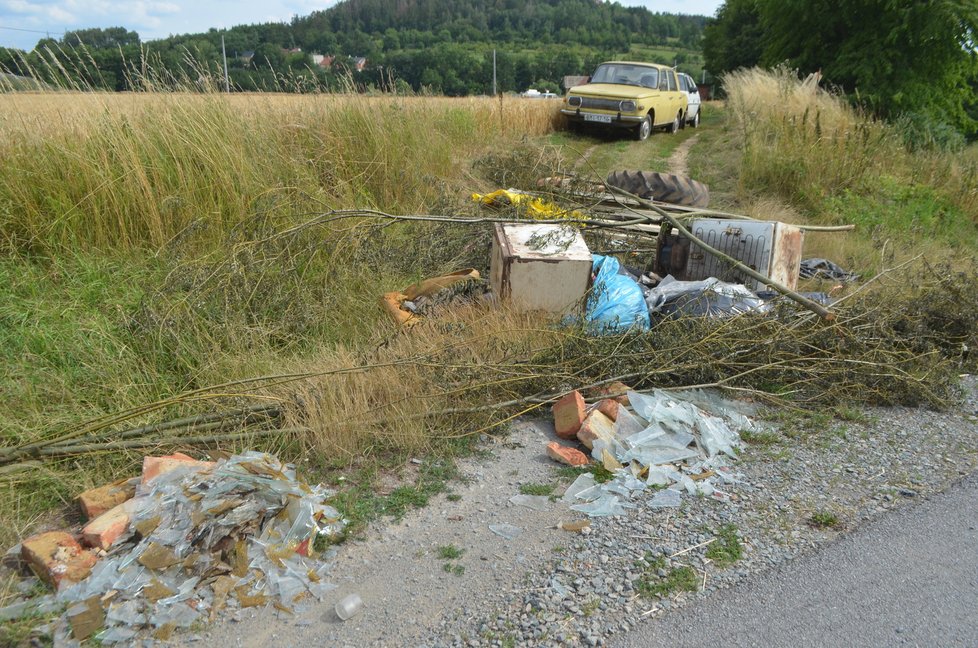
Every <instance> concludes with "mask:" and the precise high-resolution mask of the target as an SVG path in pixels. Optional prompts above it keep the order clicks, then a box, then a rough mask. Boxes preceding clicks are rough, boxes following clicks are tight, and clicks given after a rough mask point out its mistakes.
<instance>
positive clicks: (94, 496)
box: [78, 477, 139, 520]
mask: <svg viewBox="0 0 978 648" xmlns="http://www.w3.org/2000/svg"><path fill="white" fill-rule="evenodd" d="M138 484H139V477H130V478H129V479H120V480H118V481H114V482H112V483H111V484H106V485H104V486H99V487H98V488H92V489H89V490H87V491H85V492H84V493H82V494H81V495H79V496H78V506H79V507H81V510H82V514H84V516H85V519H86V520H94V519H95V518H97V517H98V516H100V515H102V514H103V513H105V512H106V511H108V510H109V509H111V508H113V507H115V506H118V505H119V504H122V503H123V502H125V501H126V500H127V499H130V498H131V497H132V496H133V495H135V494H136V486H137V485H138Z"/></svg>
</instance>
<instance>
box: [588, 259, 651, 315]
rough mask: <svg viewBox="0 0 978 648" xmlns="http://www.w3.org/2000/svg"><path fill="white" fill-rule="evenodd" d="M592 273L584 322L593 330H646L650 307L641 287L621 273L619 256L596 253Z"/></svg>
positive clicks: (592, 263) (592, 262)
mask: <svg viewBox="0 0 978 648" xmlns="http://www.w3.org/2000/svg"><path fill="white" fill-rule="evenodd" d="M591 272H592V273H596V275H595V278H594V282H593V284H592V286H591V295H590V296H589V297H588V300H587V309H586V311H585V313H584V321H585V322H587V326H588V329H589V330H590V331H591V332H592V333H597V334H609V333H622V332H624V331H627V330H629V329H638V330H640V331H647V330H648V329H649V323H650V322H649V309H648V306H646V305H645V295H644V294H643V293H642V288H641V286H639V285H638V283H637V282H636V281H635V280H634V279H632V278H631V277H629V276H627V275H625V274H622V272H621V265H620V264H619V263H618V259H616V258H614V257H609V256H601V255H600V254H595V255H593V257H592V261H591Z"/></svg>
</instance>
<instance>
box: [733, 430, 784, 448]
mask: <svg viewBox="0 0 978 648" xmlns="http://www.w3.org/2000/svg"><path fill="white" fill-rule="evenodd" d="M740 438H741V440H742V441H743V442H744V443H747V444H749V445H755V446H772V445H775V444H777V443H779V442H780V441H781V435H780V434H778V433H777V431H775V430H759V431H756V432H755V431H753V430H741V432H740Z"/></svg>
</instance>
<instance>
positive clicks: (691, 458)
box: [563, 390, 754, 517]
mask: <svg viewBox="0 0 978 648" xmlns="http://www.w3.org/2000/svg"><path fill="white" fill-rule="evenodd" d="M628 400H629V403H630V404H631V409H628V408H626V407H625V406H619V407H618V410H617V413H618V416H617V419H616V420H614V421H612V420H611V419H610V418H609V417H608V416H606V415H605V414H604V413H602V412H601V411H600V409H599V407H598V404H595V405H594V406H592V408H591V413H590V414H589V415H588V417H587V419H586V420H585V422H584V424H583V425H582V426H581V429H580V430H579V431H578V439H579V440H580V442H581V443H582V444H583V445H585V446H586V447H587V448H589V449H590V450H591V457H592V458H593V459H594V460H595V461H596V462H598V463H599V464H601V465H602V466H603V467H604V468H605V469H607V470H608V471H610V472H611V473H613V475H614V476H613V478H612V479H611V480H609V481H607V482H605V483H600V484H599V483H597V482H596V481H595V478H594V475H593V474H592V473H590V472H587V473H583V474H581V475H580V476H578V478H577V479H576V480H575V481H574V483H572V484H571V485H570V486H569V487H568V488H567V490H566V491H565V492H564V496H563V500H564V501H565V502H567V503H568V504H570V508H571V509H572V510H574V511H579V512H581V513H586V514H587V515H588V516H590V517H601V516H608V515H624V514H626V513H627V511H628V509H630V508H634V507H635V506H636V504H633V503H632V502H631V500H632V499H634V498H635V496H636V495H637V494H639V493H642V492H645V491H647V490H651V491H653V492H654V495H653V496H652V497H651V498H650V499H649V500H648V502H647V506H650V507H652V508H663V507H675V506H679V503H680V494H681V493H682V492H686V493H688V494H690V495H702V496H707V497H712V498H714V499H718V500H722V501H726V500H728V499H729V497H730V496H729V494H728V493H727V492H726V491H725V490H723V488H722V487H723V486H725V485H726V484H731V483H734V482H736V481H739V478H738V477H737V475H736V474H735V473H734V472H733V471H732V470H731V468H730V466H729V465H728V464H727V459H726V458H727V457H734V456H735V455H736V452H737V449H738V448H739V446H740V436H739V431H740V430H753V429H754V424H753V422H752V421H751V420H750V419H749V418H748V417H747V416H746V415H745V414H744V413H743V412H742V411H741V410H742V409H743V406H742V405H741V404H739V403H736V402H734V401H728V400H724V399H720V398H717V397H715V396H713V395H712V394H709V393H706V392H684V393H682V394H681V395H672V394H667V393H666V392H662V391H659V390H654V391H652V392H651V393H640V392H635V391H629V392H628Z"/></svg>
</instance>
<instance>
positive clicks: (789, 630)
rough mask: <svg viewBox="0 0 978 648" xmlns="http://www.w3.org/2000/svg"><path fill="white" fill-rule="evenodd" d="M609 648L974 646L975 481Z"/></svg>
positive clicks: (977, 592) (977, 608) (977, 627)
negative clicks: (651, 647) (697, 647)
mask: <svg viewBox="0 0 978 648" xmlns="http://www.w3.org/2000/svg"><path fill="white" fill-rule="evenodd" d="M612 645H615V646H622V647H624V646H635V647H639V646H641V647H643V648H645V647H647V646H669V647H670V648H678V647H682V646H710V647H712V648H716V647H719V646H722V647H723V648H728V647H731V646H764V647H768V646H771V647H773V646H790V647H791V648H802V647H805V646H819V647H822V646H826V647H828V646H845V647H847V648H849V647H857V646H859V647H861V646H872V647H876V646H927V647H931V646H941V647H944V646H948V647H951V646H968V647H971V648H975V647H978V474H975V475H971V476H970V477H968V478H967V479H965V480H963V481H961V482H959V483H958V484H956V485H955V486H952V487H951V488H950V489H949V490H947V491H946V492H944V493H941V494H939V495H936V496H934V497H931V498H929V499H926V500H923V501H921V502H919V503H917V504H915V505H912V506H908V507H905V508H903V509H901V510H899V511H896V512H893V513H889V514H886V515H884V516H882V517H881V518H878V519H877V520H874V521H873V522H870V523H869V524H866V525H865V526H863V527H861V528H859V529H857V530H856V531H855V532H854V533H852V534H851V535H848V536H845V537H843V538H842V539H841V540H838V541H837V542H835V543H833V544H831V545H828V546H824V547H822V548H821V549H819V550H818V551H817V552H813V553H812V554H810V555H806V556H802V557H800V558H798V559H796V560H793V561H791V562H790V563H787V564H785V565H782V566H781V567H779V568H777V569H773V570H771V571H769V572H766V573H764V574H760V575H758V576H756V577H753V578H751V580H750V581H749V582H747V583H745V584H743V585H739V586H737V587H733V588H730V589H728V590H725V591H722V592H718V593H716V594H715V595H713V596H711V597H709V598H707V599H704V600H702V601H698V602H696V603H694V604H691V605H687V606H686V607H685V608H683V609H681V610H678V611H676V612H675V613H673V614H668V615H665V616H664V617H662V618H661V619H652V620H650V621H648V622H646V623H645V624H643V625H639V626H637V627H636V628H635V629H634V630H633V631H632V632H630V633H628V634H627V635H625V636H623V637H621V638H620V639H619V641H618V642H617V643H613V644H612Z"/></svg>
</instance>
